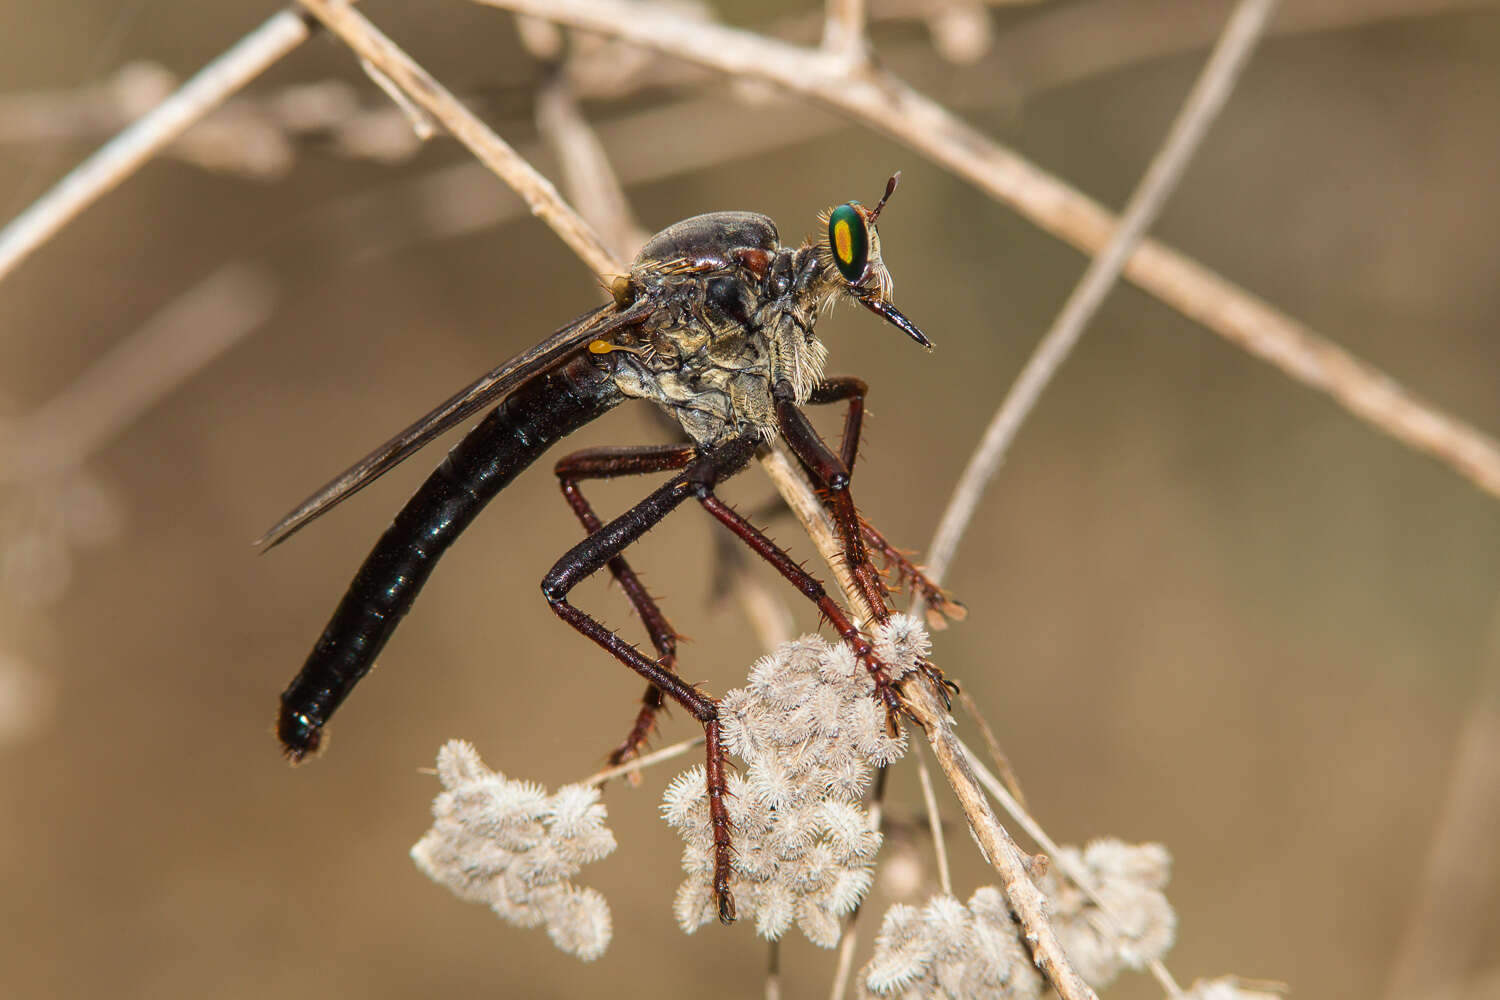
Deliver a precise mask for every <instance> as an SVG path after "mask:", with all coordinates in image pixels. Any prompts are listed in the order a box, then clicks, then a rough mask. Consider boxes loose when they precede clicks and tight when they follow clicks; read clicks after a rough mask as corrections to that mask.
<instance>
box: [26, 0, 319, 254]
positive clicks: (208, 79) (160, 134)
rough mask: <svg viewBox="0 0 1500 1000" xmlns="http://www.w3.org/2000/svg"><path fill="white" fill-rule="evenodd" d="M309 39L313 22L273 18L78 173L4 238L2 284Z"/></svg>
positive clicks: (292, 16) (291, 14)
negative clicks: (91, 208)
mask: <svg viewBox="0 0 1500 1000" xmlns="http://www.w3.org/2000/svg"><path fill="white" fill-rule="evenodd" d="M309 31H310V29H309V26H308V23H307V21H306V20H305V19H304V18H303V17H302V15H301V14H299V13H297V12H295V11H282V12H281V13H279V14H274V15H272V16H271V18H270V19H269V20H267V21H266V22H265V23H264V24H262V25H261V26H260V27H259V28H256V29H255V30H254V31H252V32H251V33H250V34H248V35H246V36H245V37H244V38H242V39H240V41H239V42H238V43H236V44H235V45H234V47H232V48H231V49H229V50H228V51H227V52H225V53H224V54H223V55H221V56H219V57H218V58H217V59H215V60H214V61H213V62H211V63H209V64H208V65H207V66H205V67H204V68H203V69H202V70H200V71H199V73H198V75H197V76H194V77H193V78H192V79H191V80H189V81H188V82H187V83H185V84H184V85H183V86H182V87H181V88H179V89H178V90H177V92H176V93H174V94H173V95H172V96H171V97H169V98H167V99H166V100H165V101H162V102H161V103H160V104H158V105H157V106H156V107H155V108H154V109H153V110H152V111H151V112H150V113H148V114H146V115H145V116H144V117H142V118H141V119H140V120H139V121H137V122H136V123H135V124H134V125H131V126H130V127H129V128H127V129H125V131H123V132H121V133H120V134H119V135H117V136H115V137H114V138H113V139H111V140H110V141H109V142H107V143H105V144H104V146H103V147H101V148H100V149H99V151H98V152H96V153H95V154H94V155H93V156H91V157H89V158H88V159H87V160H85V161H83V163H81V164H79V165H78V166H77V167H75V168H74V169H73V171H72V172H71V173H69V174H68V175H67V176H66V177H64V178H63V179H62V180H61V181H59V182H58V183H57V184H56V185H55V186H54V187H53V188H52V189H51V190H50V191H48V192H47V193H46V194H45V195H43V196H42V197H41V198H39V199H38V200H37V201H36V202H35V203H34V204H32V206H31V207H30V208H28V209H27V210H26V211H24V212H22V213H21V214H20V215H18V216H16V217H15V218H14V219H13V220H11V222H10V223H9V224H8V225H7V226H6V227H5V228H4V229H3V230H0V279H4V277H5V276H6V275H7V274H9V273H10V272H11V271H12V270H14V269H15V267H16V265H17V264H19V263H20V262H21V261H23V260H25V259H26V258H27V257H28V256H29V255H30V254H31V252H32V251H34V250H35V249H36V248H37V247H39V246H41V245H42V244H43V243H45V242H47V241H48V240H49V239H51V238H52V237H53V236H54V235H56V234H57V232H58V230H60V229H62V227H63V226H65V225H67V224H68V223H69V222H70V221H72V220H73V218H74V217H76V216H77V215H78V213H80V212H82V211H83V210H84V209H85V208H87V207H88V206H89V205H90V204H92V203H93V202H95V201H97V200H98V199H99V198H101V197H103V196H104V195H105V194H107V193H109V191H111V190H113V188H114V187H115V185H117V184H119V183H120V182H121V181H123V180H124V179H125V178H127V177H129V176H130V175H131V174H133V173H135V172H136V171H137V170H139V169H140V168H141V166H142V165H143V164H144V163H145V162H146V161H147V160H149V159H151V158H152V157H153V156H155V155H156V154H157V153H159V152H160V151H161V150H162V149H163V147H165V146H167V145H168V144H170V143H171V142H173V141H174V140H175V139H176V138H177V137H178V136H180V135H181V134H182V133H183V132H184V131H186V129H187V128H188V126H190V125H192V124H193V123H194V122H196V121H197V120H198V119H200V118H202V117H203V116H204V115H206V114H208V113H209V112H210V111H212V110H213V109H214V108H215V107H217V106H218V105H219V103H220V102H221V101H223V100H224V99H225V98H226V97H228V96H229V95H230V94H233V93H234V92H235V91H237V90H239V89H240V88H241V87H243V86H245V84H247V83H249V82H250V81H251V80H253V79H255V77H257V76H259V75H260V74H261V73H262V72H263V71H264V70H265V69H266V68H267V67H268V66H270V65H271V64H272V63H274V62H276V61H277V60H278V59H280V58H281V57H282V56H284V55H286V54H287V53H288V52H290V51H292V50H293V49H295V48H296V47H297V46H298V45H301V44H302V42H303V41H305V40H306V39H307V36H308V34H309Z"/></svg>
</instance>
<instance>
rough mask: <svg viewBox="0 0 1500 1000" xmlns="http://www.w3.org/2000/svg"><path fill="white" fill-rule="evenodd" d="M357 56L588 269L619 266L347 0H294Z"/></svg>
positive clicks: (500, 143) (538, 178) (519, 162)
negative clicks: (472, 157)
mask: <svg viewBox="0 0 1500 1000" xmlns="http://www.w3.org/2000/svg"><path fill="white" fill-rule="evenodd" d="M299 2H300V3H301V4H302V6H304V7H306V8H307V9H308V10H310V11H312V12H313V14H315V15H317V18H318V20H319V21H322V22H323V24H324V25H325V26H326V27H327V28H328V30H329V31H331V32H333V33H334V34H336V35H338V36H339V37H340V38H342V39H343V40H344V42H345V43H346V44H347V45H348V46H349V47H350V48H351V49H353V50H354V51H355V52H357V53H358V54H359V56H360V58H362V59H365V60H367V61H368V62H370V63H372V64H373V65H375V66H376V67H378V68H379V69H380V71H381V72H382V73H384V74H385V75H386V76H388V77H390V79H391V80H392V81H393V82H394V83H395V84H396V85H397V86H399V87H400V88H401V89H402V90H404V91H405V92H406V93H407V94H408V95H409V96H410V97H411V99H412V100H413V101H414V102H415V103H416V104H417V105H418V106H419V107H421V108H422V109H423V110H424V111H426V112H427V113H428V114H430V115H432V116H433V117H434V118H436V119H437V120H438V121H440V122H442V124H443V127H445V128H446V129H447V130H448V131H449V132H450V133H451V134H452V135H453V137H454V138H455V139H457V140H458V141H459V142H461V143H463V144H464V145H465V146H467V147H468V148H469V151H470V152H472V153H473V154H474V155H475V156H477V157H478V158H479V160H480V162H482V163H483V164H484V165H485V166H487V167H489V168H490V169H491V170H493V171H494V172H495V173H496V174H497V175H498V176H499V177H500V178H501V179H502V180H504V181H505V183H507V184H509V185H510V186H511V188H512V189H513V190H515V191H516V193H517V194H519V195H520V196H521V197H522V198H523V199H524V200H525V201H526V206H527V207H528V208H530V209H531V213H532V214H533V215H535V216H537V217H538V218H540V219H541V220H542V221H543V222H545V223H547V225H548V226H551V227H552V231H553V232H555V233H556V234H557V235H558V236H559V237H560V238H561V239H562V241H563V242H564V243H566V244H567V245H568V247H569V249H571V250H572V251H573V252H574V253H575V254H577V255H578V257H579V258H580V259H581V260H582V261H583V262H584V263H585V264H587V265H588V266H589V267H590V268H592V269H593V270H594V273H595V274H598V275H601V276H603V275H608V274H618V273H619V272H620V271H621V270H623V265H622V264H621V263H620V262H619V261H618V260H617V259H616V258H615V257H614V256H613V255H612V254H611V253H610V252H609V250H608V249H607V248H606V247H605V246H604V243H603V242H602V241H601V240H600V239H599V236H598V234H597V233H595V232H594V230H593V228H592V227H591V226H589V224H588V223H587V222H584V221H583V219H582V218H580V217H579V215H578V213H577V212H574V211H573V210H572V209H571V208H569V207H568V206H567V204H566V203H565V202H564V201H563V199H562V196H561V195H559V194H558V193H557V188H555V187H553V186H552V182H551V181H549V180H547V178H545V177H543V176H542V175H541V174H540V173H538V172H537V171H536V169H535V168H534V167H532V166H531V164H529V163H527V162H526V161H525V160H524V159H522V158H521V156H520V154H519V153H517V152H516V151H515V150H514V149H512V148H511V146H510V144H509V143H507V142H506V141H505V140H504V139H501V138H500V137H499V136H498V135H496V134H495V133H494V132H493V131H491V130H490V128H489V126H487V125H485V124H484V123H483V122H482V121H480V120H479V119H478V118H477V117H475V115H474V114H473V113H472V112H471V111H469V109H468V108H465V107H464V106H463V104H461V103H460V102H459V100H458V98H456V97H454V96H453V94H451V93H450V92H449V91H448V90H447V88H445V87H444V86H443V85H442V84H440V83H438V82H437V80H435V79H433V77H432V76H431V75H430V74H429V73H428V72H427V71H426V70H424V69H423V68H422V67H421V66H418V65H417V64H416V62H415V61H414V60H413V59H412V58H411V57H410V56H408V55H407V54H406V53H405V52H403V51H402V50H401V49H400V48H399V47H398V46H397V45H396V44H395V43H394V42H392V41H391V40H390V39H389V38H387V37H386V36H385V35H384V34H382V33H381V31H380V29H378V28H376V27H375V25H373V24H371V23H370V21H369V19H367V18H366V17H364V16H363V15H361V14H360V13H359V12H357V11H356V10H354V8H352V7H350V6H349V3H348V0H299Z"/></svg>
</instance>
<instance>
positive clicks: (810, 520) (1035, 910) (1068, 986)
mask: <svg viewBox="0 0 1500 1000" xmlns="http://www.w3.org/2000/svg"><path fill="white" fill-rule="evenodd" d="M784 449H785V446H784V445H783V444H782V443H781V442H780V441H776V442H773V443H772V446H771V449H770V452H769V454H768V455H767V456H766V457H765V458H763V459H762V460H761V465H762V467H764V468H765V469H766V473H767V474H768V475H769V476H770V477H771V480H772V482H774V483H775V484H776V488H777V490H778V491H779V492H780V493H781V495H782V497H784V498H785V499H786V502H787V505H788V506H790V507H791V508H792V512H793V513H794V514H796V515H797V520H798V521H800V522H801V523H802V526H803V528H804V529H806V531H807V533H808V536H809V537H811V538H812V540H813V544H814V545H815V546H816V547H817V549H818V554H819V555H821V556H822V557H823V561H824V562H826V563H827V564H828V567H829V569H831V570H832V571H833V573H834V576H835V577H836V578H837V579H838V581H839V587H840V590H841V591H842V592H843V594H844V598H845V600H846V601H847V602H848V604H849V607H850V608H851V609H852V610H854V611H855V613H856V614H858V615H860V616H862V617H864V618H865V619H866V620H868V619H869V618H870V617H871V613H870V609H869V608H868V607H867V606H865V605H864V604H863V601H862V598H861V596H860V591H859V588H858V587H855V586H853V581H852V580H851V579H850V577H849V573H848V569H847V567H846V566H845V565H844V559H843V555H842V552H843V547H842V545H841V544H840V543H839V540H838V537H837V534H836V533H835V531H834V528H833V523H832V522H831V521H830V520H829V519H828V514H827V512H826V511H824V509H823V507H822V505H821V504H820V503H819V502H818V498H817V494H816V493H814V492H813V488H812V485H811V484H810V483H809V482H808V481H807V479H806V477H805V476H803V475H802V472H801V470H800V469H797V468H796V467H795V466H794V465H793V463H792V461H791V460H790V458H789V456H788V455H787V454H786V452H785V450H784ZM919 676H920V675H919ZM902 701H903V703H904V705H905V707H906V709H907V711H909V712H910V713H911V716H912V718H913V719H915V720H916V721H917V723H918V724H919V725H920V726H921V727H922V731H923V732H924V733H925V734H926V736H927V742H928V744H929V745H930V746H931V747H932V751H933V754H934V755H935V756H936V757H937V762H938V766H939V767H940V768H942V770H943V776H944V777H945V778H946V779H947V781H948V784H949V786H950V787H951V788H952V789H953V794H954V797H955V798H956V799H957V800H958V803H959V806H960V807H961V808H962V809H963V812H964V816H965V817H966V818H967V819H968V821H969V829H970V831H972V833H973V834H974V839H975V841H976V842H977V843H978V844H979V847H980V850H981V851H982V852H983V853H984V856H985V860H986V861H988V862H989V863H990V864H991V865H993V866H994V868H995V871H996V872H997V873H998V874H999V876H1000V889H1001V891H1002V892H1003V893H1004V894H1005V898H1006V900H1007V901H1008V902H1009V903H1010V906H1011V909H1013V910H1014V911H1015V913H1016V916H1017V918H1018V919H1019V920H1020V923H1021V932H1022V939H1023V940H1024V941H1025V943H1026V947H1027V948H1028V949H1029V950H1030V951H1031V956H1032V959H1033V960H1034V961H1035V962H1036V966H1037V968H1038V969H1040V970H1041V972H1042V975H1044V976H1045V977H1046V978H1047V981H1048V982H1049V983H1051V984H1052V986H1053V987H1054V988H1055V989H1056V990H1057V993H1058V996H1060V997H1061V998H1062V1000H1085V998H1086V1000H1097V998H1096V996H1095V993H1094V991H1093V989H1092V988H1090V987H1089V985H1088V984H1087V983H1085V982H1084V981H1083V979H1082V978H1081V977H1080V976H1079V975H1078V973H1077V972H1075V971H1073V967H1072V966H1071V965H1070V964H1069V963H1068V958H1067V955H1066V954H1064V953H1063V950H1062V945H1061V944H1059V943H1058V940H1057V936H1056V934H1054V933H1053V931H1052V924H1051V921H1050V920H1049V919H1048V918H1047V900H1046V897H1044V896H1043V895H1042V893H1041V890H1039V889H1038V888H1037V887H1036V885H1035V884H1034V883H1033V882H1032V881H1031V877H1030V875H1029V874H1028V871H1027V869H1028V865H1027V858H1026V856H1025V855H1024V854H1022V853H1021V849H1020V848H1019V847H1017V846H1016V842H1015V841H1014V840H1012V839H1011V837H1010V834H1008V833H1006V832H1005V828H1004V827H1002V826H1001V825H1000V822H999V820H997V819H996V818H995V813H994V811H993V810H992V809H990V806H989V803H988V802H987V801H986V800H985V798H984V792H983V790H982V789H981V788H980V786H979V783H978V782H977V781H976V780H975V778H974V772H973V771H971V770H970V769H969V766H968V762H967V761H966V760H965V759H964V756H963V750H962V745H961V744H960V743H959V742H958V737H957V736H956V735H954V733H953V720H952V719H951V718H950V717H949V716H948V713H947V710H946V709H945V708H944V707H943V705H942V703H941V702H940V701H939V700H938V697H937V695H936V694H935V693H934V692H933V690H932V688H931V685H930V684H929V683H927V682H926V681H925V678H923V679H921V680H919V681H918V682H916V683H908V684H906V686H905V688H904V690H903V691H902Z"/></svg>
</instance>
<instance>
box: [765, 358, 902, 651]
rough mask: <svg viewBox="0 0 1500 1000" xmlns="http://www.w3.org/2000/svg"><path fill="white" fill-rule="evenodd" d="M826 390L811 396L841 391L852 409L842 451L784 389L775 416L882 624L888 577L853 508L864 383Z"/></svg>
mask: <svg viewBox="0 0 1500 1000" xmlns="http://www.w3.org/2000/svg"><path fill="white" fill-rule="evenodd" d="M825 388H826V389H827V390H828V392H827V393H825V394H823V395H822V396H821V397H820V396H819V395H818V394H817V393H815V394H814V396H813V397H812V398H813V399H815V400H816V401H818V402H834V401H836V400H837V399H839V398H841V394H842V398H847V399H849V400H850V404H849V411H848V414H847V415H846V416H845V419H844V440H843V443H842V445H841V449H840V450H841V451H842V452H843V454H842V455H835V454H834V453H833V451H832V450H831V449H829V447H828V445H827V443H826V442H824V440H823V439H822V438H821V437H819V436H818V432H817V431H816V430H814V429H813V425H812V424H811V423H809V422H808V419H807V417H806V416H805V415H804V414H803V413H802V411H801V410H799V409H797V407H796V405H795V404H794V403H793V402H792V401H791V399H790V398H788V397H786V396H783V395H782V394H781V393H778V394H777V400H776V418H777V422H778V424H779V425H780V429H781V436H782V438H784V439H785V440H786V443H787V444H788V445H789V446H790V447H791V449H792V451H793V452H794V453H795V454H796V456H797V458H798V459H799V460H801V462H802V465H803V467H804V468H806V469H807V471H808V473H809V475H811V476H812V479H813V485H814V486H816V487H817V488H818V491H819V495H820V496H821V498H822V501H823V505H824V506H825V507H827V508H828V512H829V514H830V515H832V517H833V523H834V527H835V528H836V529H837V530H838V533H839V541H840V542H841V543H842V545H843V550H844V561H845V563H846V564H847V565H848V567H849V572H850V574H851V575H852V576H853V578H854V583H855V585H856V586H857V587H859V589H860V593H861V595H862V596H863V597H864V599H865V603H866V604H868V605H869V606H870V610H871V611H872V612H873V613H874V614H875V616H876V617H877V618H878V619H879V620H880V621H882V622H883V621H886V620H887V619H888V618H890V609H889V608H888V607H887V606H886V599H887V596H888V595H887V590H886V586H885V581H884V580H883V579H882V578H881V576H880V573H879V571H878V570H876V568H875V565H874V563H872V562H870V557H869V554H868V553H867V552H866V551H865V541H864V535H863V533H862V532H861V531H860V527H859V514H858V513H857V512H856V511H855V509H854V498H853V497H851V496H850V495H849V477H850V473H849V470H850V467H851V465H852V462H853V460H854V456H855V454H856V453H857V452H858V451H859V429H860V423H861V421H862V420H863V417H864V393H865V389H866V386H865V384H864V382H862V381H860V380H859V379H855V378H849V379H835V380H831V381H829V382H824V383H823V384H822V385H820V386H819V387H818V389H819V390H823V389H825Z"/></svg>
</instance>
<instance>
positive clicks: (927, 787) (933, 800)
mask: <svg viewBox="0 0 1500 1000" xmlns="http://www.w3.org/2000/svg"><path fill="white" fill-rule="evenodd" d="M917 780H918V781H919V782H920V783H921V785H922V803H923V805H925V806H926V808H927V826H928V828H929V829H930V830H931V831H932V853H933V854H935V855H937V866H938V884H939V885H941V886H942V888H943V894H944V895H945V896H951V895H953V872H952V871H951V870H950V869H949V867H948V844H947V842H946V841H945V840H944V839H943V816H942V813H940V812H939V811H938V803H937V795H936V793H934V792H933V790H932V775H931V774H928V773H927V761H926V760H924V759H923V758H922V754H921V752H920V751H919V752H918V753H917Z"/></svg>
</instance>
